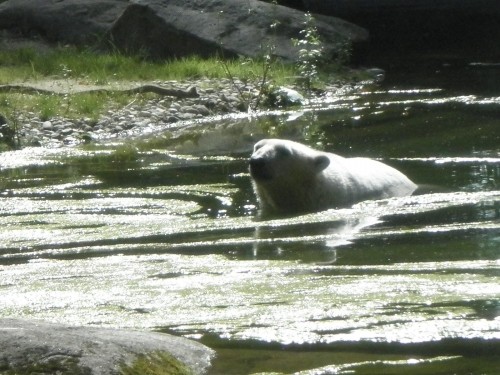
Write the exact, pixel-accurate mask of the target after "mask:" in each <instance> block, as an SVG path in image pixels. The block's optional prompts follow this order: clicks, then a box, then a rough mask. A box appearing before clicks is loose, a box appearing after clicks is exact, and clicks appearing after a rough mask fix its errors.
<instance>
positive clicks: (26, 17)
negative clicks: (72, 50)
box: [0, 0, 128, 45]
mask: <svg viewBox="0 0 500 375" xmlns="http://www.w3.org/2000/svg"><path fill="white" fill-rule="evenodd" d="M127 5H128V0H36V1H35V0H8V1H6V2H3V3H1V4H0V29H3V30H10V31H14V30H15V31H17V32H18V33H19V34H22V35H24V36H30V37H35V36H36V37H41V38H43V39H45V40H47V41H50V42H58V43H69V44H75V45H83V44H89V43H96V42H98V41H99V40H100V39H101V38H102V36H103V35H104V34H105V33H106V32H107V31H108V30H109V28H110V26H111V25H112V24H113V22H114V21H115V20H116V19H117V18H118V16H119V15H120V14H121V13H122V12H123V10H124V9H125V7H126V6H127Z"/></svg>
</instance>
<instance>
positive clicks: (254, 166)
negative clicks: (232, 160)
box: [249, 156, 272, 181]
mask: <svg viewBox="0 0 500 375" xmlns="http://www.w3.org/2000/svg"><path fill="white" fill-rule="evenodd" d="M249 164H250V175H251V176H252V178H253V179H255V180H261V181H262V180H270V179H271V178H272V174H271V172H270V170H269V166H268V163H267V161H266V159H265V158H263V157H261V156H252V157H251V158H250V162H249Z"/></svg>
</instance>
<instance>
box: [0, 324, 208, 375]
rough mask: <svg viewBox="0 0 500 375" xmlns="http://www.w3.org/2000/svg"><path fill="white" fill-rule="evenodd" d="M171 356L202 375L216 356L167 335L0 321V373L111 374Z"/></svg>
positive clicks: (191, 343)
mask: <svg viewBox="0 0 500 375" xmlns="http://www.w3.org/2000/svg"><path fill="white" fill-rule="evenodd" d="M159 352H162V353H169V354H170V355H171V356H172V357H174V358H176V359H177V360H178V361H180V362H181V363H182V364H184V365H185V366H187V367H188V368H189V369H190V370H191V371H192V373H193V374H204V373H206V371H207V370H208V368H209V366H210V360H211V358H212V357H213V355H214V352H213V351H212V350H211V349H209V348H207V347H205V346H204V345H202V344H199V343H197V342H194V341H191V340H188V339H185V338H182V337H175V336H171V335H167V334H161V333H153V332H141V331H130V330H116V329H106V328H95V327H72V326H65V325H60V324H51V323H45V322H40V321H27V320H19V319H0V372H1V373H9V374H10V373H12V374H14V373H58V374H86V375H112V374H119V373H120V366H122V365H123V364H126V365H130V364H132V363H133V361H134V360H136V359H137V358H138V357H140V356H141V355H146V356H148V355H151V354H153V355H154V354H155V353H156V354H157V353H159Z"/></svg>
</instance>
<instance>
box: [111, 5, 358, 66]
mask: <svg viewBox="0 0 500 375" xmlns="http://www.w3.org/2000/svg"><path fill="white" fill-rule="evenodd" d="M304 20H305V18H304V13H303V12H300V11H297V10H294V9H291V8H287V7H283V6H279V5H274V4H270V3H266V2H262V1H258V0H136V1H133V2H131V4H130V5H129V6H128V7H127V8H126V9H125V11H124V12H123V14H122V15H121V16H120V17H119V19H118V20H117V21H116V22H115V24H114V25H113V27H112V29H111V33H110V36H111V39H112V41H113V42H112V43H113V45H114V46H115V47H117V48H119V49H121V50H124V51H129V52H134V53H136V52H141V53H144V54H146V55H147V56H149V57H152V58H169V57H182V56H187V55H193V54H195V55H201V56H210V55H214V54H216V53H217V52H221V51H222V53H223V55H224V56H226V57H230V56H236V55H242V56H250V57H259V56H262V55H263V54H264V53H266V52H267V50H266V45H273V46H275V50H274V55H276V56H278V57H281V58H283V59H285V60H288V61H293V60H296V58H297V48H296V47H294V46H293V44H292V41H291V39H292V38H300V34H299V31H300V30H302V29H303V28H304V25H303V23H304ZM272 25H276V27H272ZM316 26H317V29H318V32H319V34H320V35H321V37H322V41H323V43H324V47H325V54H326V55H327V56H328V55H332V56H334V55H335V54H336V52H337V50H338V48H339V44H341V43H343V42H345V41H346V40H348V41H351V42H353V43H356V42H362V41H366V40H367V38H368V32H367V31H366V30H364V29H362V28H360V27H358V26H356V25H353V24H351V23H349V22H346V21H343V20H341V19H338V18H334V17H328V16H320V15H318V16H316Z"/></svg>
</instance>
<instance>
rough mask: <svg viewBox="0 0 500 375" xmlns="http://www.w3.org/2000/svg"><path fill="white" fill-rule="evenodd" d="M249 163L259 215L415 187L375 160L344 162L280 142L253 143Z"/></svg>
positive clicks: (388, 194) (338, 204)
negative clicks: (258, 205)
mask: <svg viewBox="0 0 500 375" xmlns="http://www.w3.org/2000/svg"><path fill="white" fill-rule="evenodd" d="M249 164H250V167H249V169H250V176H251V178H252V184H253V187H254V190H255V193H256V195H257V199H258V201H259V204H260V213H261V215H263V216H267V215H275V214H298V213H305V212H313V211H321V210H325V209H328V208H335V207H343V206H348V205H351V204H353V203H356V202H360V201H363V200H367V199H382V198H389V197H398V196H405V195H410V194H412V193H413V192H414V191H415V189H416V188H417V186H416V185H415V184H414V183H413V182H412V181H410V180H409V179H408V178H407V177H406V176H405V175H404V174H402V173H401V172H399V171H397V170H396V169H394V168H392V167H389V166H388V165H385V164H383V163H381V162H378V161H376V160H372V159H367V158H343V157H341V156H339V155H335V154H331V153H327V152H322V151H318V150H315V149H312V148H310V147H308V146H305V145H303V144H300V143H297V142H293V141H289V140H284V139H263V140H261V141H259V142H257V143H256V144H255V146H254V150H253V154H252V156H251V157H250V163H249Z"/></svg>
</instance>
